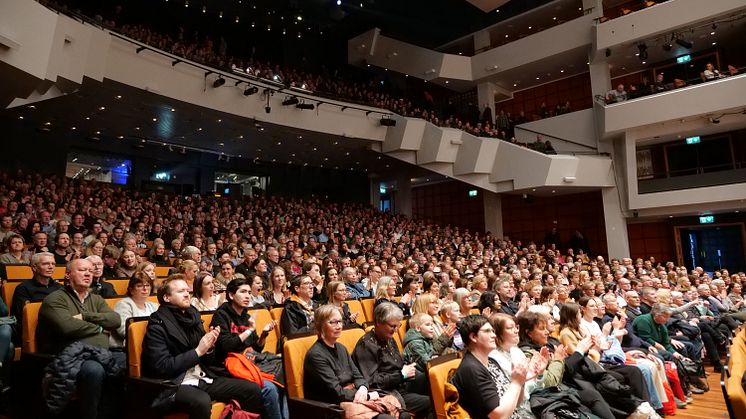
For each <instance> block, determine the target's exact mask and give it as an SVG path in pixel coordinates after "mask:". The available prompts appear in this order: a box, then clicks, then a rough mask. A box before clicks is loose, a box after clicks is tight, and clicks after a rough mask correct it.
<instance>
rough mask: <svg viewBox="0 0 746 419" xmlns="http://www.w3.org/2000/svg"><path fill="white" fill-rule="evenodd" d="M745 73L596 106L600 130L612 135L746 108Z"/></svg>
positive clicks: (714, 116) (715, 116)
mask: <svg viewBox="0 0 746 419" xmlns="http://www.w3.org/2000/svg"><path fill="white" fill-rule="evenodd" d="M745 91H746V74H738V75H735V76H731V77H725V78H722V79H717V80H713V81H709V82H706V83H700V84H696V85H693V86H687V87H682V88H679V89H675V90H670V91H666V92H663V93H659V94H657V95H652V96H645V97H641V98H637V99H631V100H627V101H623V102H620V103H614V104H611V105H606V106H603V105H599V104H597V105H596V108H597V110H598V111H599V112H600V115H601V116H600V124H601V132H602V133H604V134H606V135H609V134H615V133H620V132H624V131H626V130H629V129H633V128H638V127H644V126H649V125H654V124H660V123H663V124H665V123H669V122H670V123H675V122H677V121H683V120H686V119H692V118H699V117H702V118H705V119H707V118H717V115H719V114H723V113H728V112H732V111H734V110H736V111H738V112H740V111H741V110H743V109H744V108H746V97H744V95H743V92H745Z"/></svg>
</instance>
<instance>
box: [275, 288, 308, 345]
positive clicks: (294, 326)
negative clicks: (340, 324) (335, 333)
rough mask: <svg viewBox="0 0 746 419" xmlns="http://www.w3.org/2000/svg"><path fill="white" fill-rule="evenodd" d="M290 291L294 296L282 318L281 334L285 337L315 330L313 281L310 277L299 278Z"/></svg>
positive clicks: (288, 302)
mask: <svg viewBox="0 0 746 419" xmlns="http://www.w3.org/2000/svg"><path fill="white" fill-rule="evenodd" d="M290 289H291V292H292V295H291V296H290V298H288V299H287V300H286V301H285V308H284V309H283V310H282V317H280V333H281V334H282V336H285V337H287V336H290V335H294V334H297V333H304V332H308V331H311V330H313V309H314V304H313V300H312V298H313V280H312V279H311V278H310V277H309V276H308V275H301V276H297V277H295V278H293V280H292V281H291V282H290ZM278 344H279V342H278ZM280 348H281V346H280Z"/></svg>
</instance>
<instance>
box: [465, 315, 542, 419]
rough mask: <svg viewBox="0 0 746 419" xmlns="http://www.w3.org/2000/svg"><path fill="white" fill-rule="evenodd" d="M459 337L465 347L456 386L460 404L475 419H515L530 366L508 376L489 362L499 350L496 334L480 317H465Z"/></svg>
mask: <svg viewBox="0 0 746 419" xmlns="http://www.w3.org/2000/svg"><path fill="white" fill-rule="evenodd" d="M458 331H459V335H460V336H461V339H462V340H463V341H464V343H465V345H466V353H465V354H464V358H463V359H462V360H461V364H459V367H458V369H457V370H456V374H455V375H454V377H453V384H454V386H456V388H457V389H458V392H459V404H460V405H461V407H463V408H464V409H465V410H466V411H467V412H468V413H469V416H471V417H472V418H480V419H481V418H488V417H489V418H491V419H494V418H500V419H507V418H512V417H513V416H512V415H513V412H515V410H516V408H518V405H519V403H520V401H521V396H522V395H523V385H524V384H525V383H526V380H527V379H529V378H533V377H527V367H528V363H527V362H523V363H518V364H516V365H514V366H513V369H512V370H511V372H510V375H509V376H507V375H506V374H505V373H504V372H503V370H502V368H500V365H499V364H498V363H497V361H495V360H494V359H492V358H490V356H489V355H490V353H491V352H492V351H494V350H495V349H497V346H496V341H495V331H494V329H493V328H492V325H491V324H490V323H489V322H488V321H487V319H486V318H484V317H483V316H480V315H470V316H467V317H465V318H464V319H463V320H461V322H459V325H458Z"/></svg>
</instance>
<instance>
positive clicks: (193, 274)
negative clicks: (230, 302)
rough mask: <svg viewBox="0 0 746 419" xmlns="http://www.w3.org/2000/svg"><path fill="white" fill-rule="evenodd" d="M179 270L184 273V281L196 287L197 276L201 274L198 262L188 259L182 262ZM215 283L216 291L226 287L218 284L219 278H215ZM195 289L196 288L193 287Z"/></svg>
mask: <svg viewBox="0 0 746 419" xmlns="http://www.w3.org/2000/svg"><path fill="white" fill-rule="evenodd" d="M177 271H178V272H179V273H180V274H182V275H184V281H186V283H187V284H189V286H190V287H194V282H195V281H196V279H197V276H199V272H200V271H199V266H198V265H197V262H195V261H193V260H191V259H187V260H184V261H182V262H181V264H180V265H179V267H178V268H177ZM214 279H215V280H214V281H213V284H215V290H216V291H222V290H224V289H225V287H221V286H220V285H218V281H217V278H214ZM192 291H194V289H192Z"/></svg>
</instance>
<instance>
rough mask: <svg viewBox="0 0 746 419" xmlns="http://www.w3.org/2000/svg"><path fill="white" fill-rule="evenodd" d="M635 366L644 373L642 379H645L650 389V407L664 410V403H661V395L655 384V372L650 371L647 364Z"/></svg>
mask: <svg viewBox="0 0 746 419" xmlns="http://www.w3.org/2000/svg"><path fill="white" fill-rule="evenodd" d="M635 366H636V367H637V368H638V369H639V370H640V372H642V377H643V378H644V379H645V385H646V386H647V387H648V394H649V395H650V400H649V401H650V405H651V406H653V409H656V410H658V409H662V408H663V402H661V398H660V395H659V394H658V390H657V388H656V387H655V383H654V382H653V372H652V371H650V367H649V366H648V365H645V364H636V365H635Z"/></svg>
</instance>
